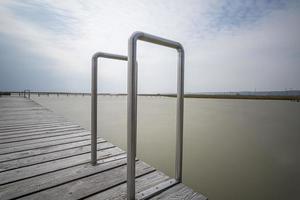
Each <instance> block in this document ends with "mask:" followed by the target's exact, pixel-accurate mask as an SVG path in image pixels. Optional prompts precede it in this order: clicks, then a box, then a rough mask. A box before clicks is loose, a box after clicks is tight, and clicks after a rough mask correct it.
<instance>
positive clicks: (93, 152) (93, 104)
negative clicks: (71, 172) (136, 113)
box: [78, 52, 127, 165]
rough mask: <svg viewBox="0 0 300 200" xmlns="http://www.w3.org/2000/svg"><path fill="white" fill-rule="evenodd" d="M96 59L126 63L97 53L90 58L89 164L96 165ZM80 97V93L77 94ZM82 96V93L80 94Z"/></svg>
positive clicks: (114, 56)
mask: <svg viewBox="0 0 300 200" xmlns="http://www.w3.org/2000/svg"><path fill="white" fill-rule="evenodd" d="M98 58H109V59H115V60H124V61H127V57H126V56H122V55H117V54H109V53H103V52H97V53H95V54H94V55H93V57H92V82H91V164H92V165H96V164H97V137H98V136H97V97H98V94H97V77H98V76H97V71H98ZM78 95H80V93H78ZM82 95H83V96H84V93H83V94H82Z"/></svg>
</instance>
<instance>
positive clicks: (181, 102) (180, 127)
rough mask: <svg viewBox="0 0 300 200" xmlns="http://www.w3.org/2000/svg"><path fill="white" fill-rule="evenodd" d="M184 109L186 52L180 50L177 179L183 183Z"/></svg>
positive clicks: (177, 112)
mask: <svg viewBox="0 0 300 200" xmlns="http://www.w3.org/2000/svg"><path fill="white" fill-rule="evenodd" d="M183 109H184V50H183V49H182V48H181V49H178V66H177V110H176V158H175V179H176V180H177V181H179V182H182V157H183V155H182V154H183V114H184V113H183Z"/></svg>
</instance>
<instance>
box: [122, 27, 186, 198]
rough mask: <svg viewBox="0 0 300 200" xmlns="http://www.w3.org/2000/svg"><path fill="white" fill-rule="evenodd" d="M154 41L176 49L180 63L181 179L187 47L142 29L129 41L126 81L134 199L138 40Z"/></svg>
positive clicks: (179, 172) (178, 131)
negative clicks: (144, 31) (185, 51)
mask: <svg viewBox="0 0 300 200" xmlns="http://www.w3.org/2000/svg"><path fill="white" fill-rule="evenodd" d="M138 40H142V41H145V42H150V43H154V44H157V45H161V46H165V47H169V48H173V49H176V50H177V52H178V67H177V112H176V161H175V167H176V169H175V179H176V181H177V182H182V153H183V152H182V149H183V109H184V107H183V104H184V98H183V94H184V49H183V47H182V45H181V44H180V43H178V42H175V41H171V40H167V39H164V38H160V37H157V36H154V35H150V34H147V33H143V32H135V33H133V34H132V35H131V37H130V38H129V41H128V74H127V76H128V80H127V81H128V83H127V87H128V88H127V92H128V98H127V199H130V200H134V199H135V158H136V137H137V80H138V74H137V65H136V63H137V58H136V53H137V41H138Z"/></svg>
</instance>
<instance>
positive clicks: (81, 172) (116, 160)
mask: <svg viewBox="0 0 300 200" xmlns="http://www.w3.org/2000/svg"><path fill="white" fill-rule="evenodd" d="M125 158H126V155H125V154H121V155H118V156H114V157H109V158H105V159H103V160H102V164H99V165H96V166H92V165H91V164H89V163H85V164H82V165H78V166H73V167H70V168H67V169H62V170H58V171H54V172H51V173H47V174H42V175H40V176H35V177H32V178H28V179H24V180H20V181H17V182H13V183H10V184H6V185H2V186H0V199H1V200H8V199H14V198H18V197H22V196H26V195H29V194H32V193H35V192H38V191H43V190H46V189H48V188H52V187H55V186H59V185H62V184H64V183H68V182H70V181H74V180H79V179H80V178H83V177H86V176H90V175H93V174H97V173H101V172H103V171H105V170H108V169H111V168H115V167H120V166H123V165H126V159H125Z"/></svg>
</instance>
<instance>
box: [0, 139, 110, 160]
mask: <svg viewBox="0 0 300 200" xmlns="http://www.w3.org/2000/svg"><path fill="white" fill-rule="evenodd" d="M102 142H106V141H105V140H104V139H102V138H98V143H102ZM90 144H91V141H90V140H89V139H87V140H84V141H79V142H72V143H67V144H61V145H55V146H49V147H43V148H37V149H31V150H25V151H21V152H14V153H8V154H3V155H0V162H6V161H11V160H17V159H21V158H28V157H31V156H36V155H43V154H47V153H53V152H59V151H63V150H67V149H72V148H77V147H83V146H89V145H90Z"/></svg>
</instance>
